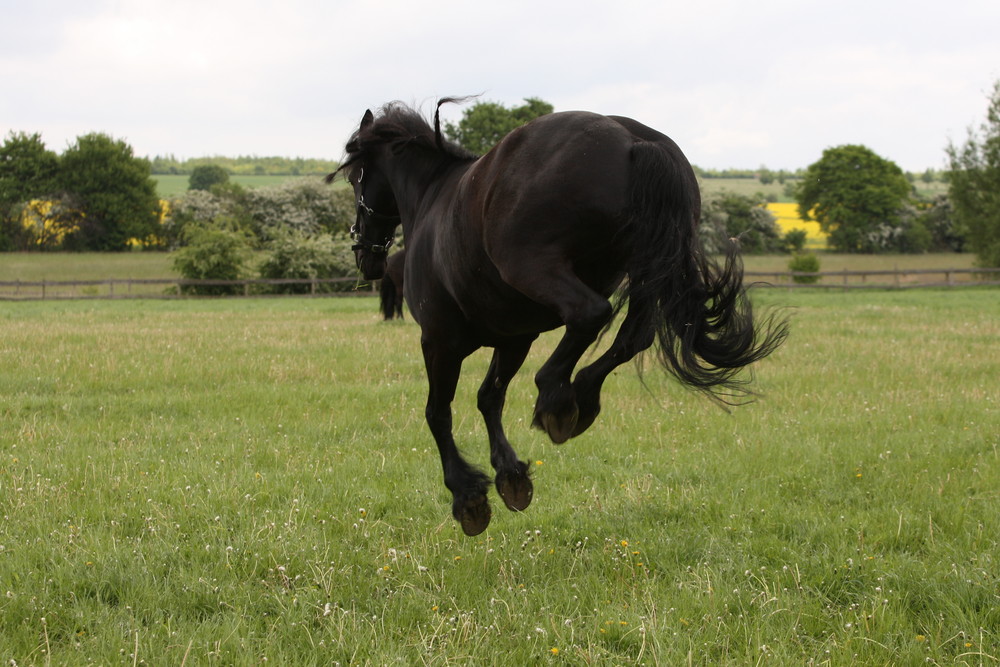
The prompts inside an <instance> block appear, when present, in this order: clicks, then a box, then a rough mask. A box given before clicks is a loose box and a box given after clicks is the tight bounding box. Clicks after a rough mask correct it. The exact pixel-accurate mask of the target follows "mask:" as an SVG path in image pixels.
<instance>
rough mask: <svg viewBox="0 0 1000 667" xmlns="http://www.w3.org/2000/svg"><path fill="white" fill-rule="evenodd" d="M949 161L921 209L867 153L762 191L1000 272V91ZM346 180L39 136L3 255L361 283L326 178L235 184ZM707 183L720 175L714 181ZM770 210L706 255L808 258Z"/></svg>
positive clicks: (500, 126) (22, 166)
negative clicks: (171, 189)
mask: <svg viewBox="0 0 1000 667" xmlns="http://www.w3.org/2000/svg"><path fill="white" fill-rule="evenodd" d="M552 111H553V107H552V105H551V104H548V103H547V102H544V101H543V100H540V99H538V98H527V99H525V100H524V104H522V105H518V106H514V107H509V108H508V107H506V106H504V105H502V104H498V103H495V102H478V103H476V104H474V105H472V106H470V107H469V108H467V109H466V110H465V111H464V112H463V117H462V119H461V120H460V121H459V122H458V123H455V124H452V123H446V124H445V127H444V132H445V134H446V136H447V137H448V138H449V140H451V141H454V142H456V143H459V144H461V145H462V146H464V147H465V148H467V149H468V150H471V151H472V152H474V153H480V154H481V153H483V152H486V151H487V150H489V149H490V148H491V147H492V146H493V145H495V143H496V142H497V141H499V140H500V139H501V138H502V137H503V136H505V135H506V134H507V133H508V132H510V131H511V130H512V129H514V128H516V127H518V126H519V125H521V124H523V123H526V122H528V121H530V120H532V119H533V118H536V117H538V116H541V115H544V114H547V113H551V112H552ZM947 154H948V158H949V167H950V168H949V170H947V171H946V172H944V173H943V174H937V173H935V172H933V171H931V170H928V171H927V172H925V173H924V174H923V175H920V176H919V178H920V179H921V180H924V181H925V182H926V181H928V180H929V179H931V180H933V179H935V178H938V177H942V176H943V177H944V178H945V179H946V181H947V183H948V194H947V195H941V196H938V197H935V198H922V197H920V196H918V194H917V191H916V189H915V188H914V187H913V181H914V180H915V179H916V178H918V176H917V175H915V174H905V173H904V172H903V171H902V170H901V169H900V168H899V167H898V166H897V165H896V164H895V163H893V162H892V161H891V160H888V159H886V158H883V157H881V156H879V155H876V154H875V153H874V152H873V151H871V150H870V149H868V148H867V147H865V146H860V145H845V146H837V147H833V148H830V149H827V150H826V151H824V153H823V155H822V156H821V157H820V158H819V159H818V160H817V161H816V162H815V163H813V164H812V165H810V166H809V167H807V168H806V169H804V170H799V171H797V172H794V173H792V172H783V171H782V172H771V171H769V170H767V169H766V168H764V167H761V168H760V169H758V170H755V171H754V172H753V173H754V175H755V177H756V178H758V179H760V180H761V181H762V182H765V181H766V179H770V180H778V181H779V182H781V181H782V180H784V179H789V182H788V184H787V186H786V189H787V191H788V192H789V193H790V194H791V195H792V196H793V197H794V199H795V200H796V201H797V202H798V205H799V212H800V215H801V216H802V217H803V219H809V218H811V219H814V220H816V221H817V222H818V223H819V225H820V228H821V229H822V230H823V231H824V232H825V233H826V234H827V236H828V242H829V245H830V247H831V249H833V250H836V251H840V252H865V253H871V252H925V251H930V250H952V251H965V250H972V251H974V252H976V253H977V254H978V259H979V262H980V263H981V264H983V265H984V266H1000V200H998V199H997V197H996V193H997V192H1000V82H997V84H996V86H995V88H994V92H993V94H992V97H991V99H990V102H989V108H988V112H987V120H986V121H985V122H984V123H983V124H982V126H981V127H980V128H979V129H978V130H970V132H969V136H968V138H967V140H966V141H965V142H964V143H962V144H960V145H957V146H956V145H949V147H948V149H947ZM154 165H155V171H157V172H158V173H188V174H190V177H191V179H190V189H189V191H188V192H187V193H186V194H185V195H184V196H182V197H179V198H176V199H174V200H172V201H171V202H170V203H169V205H168V206H167V207H164V206H163V205H162V203H161V202H160V200H159V198H158V197H157V196H156V189H155V182H154V181H153V180H152V178H151V175H152V173H153V172H154ZM335 167H336V164H335V163H333V162H327V161H322V160H303V159H286V158H255V157H244V158H233V159H227V158H200V159H198V160H186V161H184V162H180V161H178V160H176V159H175V158H173V157H172V156H167V157H157V158H154V159H153V160H152V161H151V160H147V159H145V158H139V157H136V156H135V155H134V154H133V151H132V149H131V147H130V146H128V144H126V143H125V142H123V141H121V140H116V139H113V138H111V137H109V136H107V135H104V134H97V133H95V134H88V135H85V136H82V137H79V138H78V139H77V141H76V142H75V143H74V144H73V145H71V146H70V147H69V148H67V149H66V151H65V152H64V153H63V154H62V155H56V154H55V153H53V152H52V151H49V150H48V149H46V148H45V145H44V143H43V142H42V140H41V137H40V136H39V135H37V134H33V135H28V134H25V133H13V132H12V133H11V134H10V135H9V136H8V137H7V139H6V140H5V142H4V144H3V145H2V146H0V250H25V249H60V250H102V251H103V250H125V249H127V248H129V247H135V246H140V247H146V248H161V249H181V248H190V247H192V246H197V245H198V244H208V243H209V242H210V238H209V237H212V236H213V235H215V237H214V241H213V242H215V241H219V239H220V238H221V237H219V236H218V235H219V234H222V235H228V236H227V237H226V238H227V239H228V241H232V242H233V243H230V245H232V246H233V247H234V248H235V247H237V246H238V247H239V251H238V252H234V253H230V254H231V255H232V256H233V257H234V258H240V257H246V256H249V255H248V253H251V254H252V251H255V250H263V249H270V251H272V252H275V251H276V250H277V248H278V246H279V245H280V246H282V247H283V248H284V251H283V252H285V253H286V259H284V260H282V261H283V262H284V265H285V266H286V268H285V269H281V270H284V271H292V272H295V271H298V272H299V273H303V272H305V273H306V274H309V272H313V273H314V274H315V272H316V271H320V272H331V271H342V270H348V271H350V270H352V269H351V268H350V266H349V265H350V262H349V261H347V260H348V259H349V252H348V251H345V250H344V249H343V248H341V247H340V246H338V243H339V244H340V245H342V246H344V247H347V246H349V241H348V240H347V238H346V230H347V229H348V228H349V226H350V224H351V223H352V222H353V217H354V209H353V202H352V201H351V200H350V197H351V195H350V193H349V191H347V190H339V191H338V190H336V189H333V188H324V187H323V186H321V185H320V184H319V182H318V179H317V178H311V179H308V178H307V179H302V180H301V181H292V182H290V183H289V184H287V185H286V186H276V187H273V188H258V189H254V190H247V189H244V188H241V187H239V186H238V185H235V184H233V183H230V182H229V181H228V176H229V174H238V173H248V171H247V170H250V172H249V173H287V174H296V173H298V174H300V175H312V174H316V175H319V174H325V173H329V172H330V171H333V169H335ZM699 173H700V174H701V175H702V176H703V177H711V176H712V175H713V173H711V172H706V171H704V170H699ZM723 173H726V174H727V175H728V176H729V177H733V174H731V173H729V172H715V174H717V175H721V174H723ZM763 204H764V201H763V198H762V197H758V196H745V195H739V194H735V193H726V192H723V193H719V194H714V195H711V196H708V197H706V198H705V201H704V203H703V207H702V217H701V220H700V221H699V232H700V234H701V236H702V238H703V240H704V241H705V244H706V246H707V248H708V249H709V250H713V249H719V248H721V247H722V245H723V244H724V243H726V242H727V240H728V239H729V238H739V239H740V241H741V244H742V246H743V249H744V251H746V252H778V251H795V250H797V249H801V247H802V244H803V243H804V240H805V239H804V235H801V233H799V234H796V233H791V234H785V235H782V234H781V232H780V230H779V228H778V226H777V224H776V223H775V220H774V217H773V216H772V215H771V214H770V213H769V212H768V211H767V210H766V209H765V208H764V207H763ZM321 238H322V239H327V238H328V239H329V242H327V241H326V240H324V241H323V242H322V243H320V244H318V245H317V243H316V242H315V240H316V239H321ZM234 239H235V241H234ZM228 241H227V242H228ZM236 241H238V242H236ZM309 244H311V245H309ZM307 245H308V246H309V247H308V248H306V246H307ZM299 246H301V247H302V248H303V249H302V250H301V255H302V256H303V257H304V256H311V257H314V260H310V261H311V262H312V264H313V265H317V264H322V262H321V261H320V260H319V259H318V258H319V257H320V256H321V255H322V254H323V253H325V252H328V251H329V253H332V254H337V255H338V256H339V257H340V259H338V260H337V261H332V260H330V261H327V260H324V261H326V265H325V267H322V268H316V266H312V265H311V266H312V268H308V267H307V268H303V267H297V268H296V267H290V266H289V265H290V264H292V263H294V261H293V260H294V256H295V251H294V248H295V247H299ZM216 250H218V248H216ZM244 251H247V252H244ZM185 254H186V255H187V256H189V257H190V256H192V251H185V252H182V253H181V255H180V256H181V257H184V256H185ZM217 254H218V253H217ZM236 263H237V264H239V262H236ZM280 263H281V262H279V264H280ZM189 264H191V265H192V266H193V265H195V264H198V262H190V263H189ZM344 265H348V266H347V269H344ZM241 266H242V265H241ZM192 270H193V269H192ZM215 270H216V269H215V268H212V269H204V271H206V272H209V273H210V272H212V271H215ZM239 270H240V271H243V272H245V270H246V269H245V268H240V269H239ZM271 270H273V271H279V269H277V268H273V267H272V269H271ZM204 277H218V276H209V275H205V276H204ZM238 277H245V276H242V275H241V276H238ZM265 277H334V276H332V275H331V276H325V275H295V276H265Z"/></svg>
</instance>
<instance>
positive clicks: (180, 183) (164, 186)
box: [152, 174, 322, 199]
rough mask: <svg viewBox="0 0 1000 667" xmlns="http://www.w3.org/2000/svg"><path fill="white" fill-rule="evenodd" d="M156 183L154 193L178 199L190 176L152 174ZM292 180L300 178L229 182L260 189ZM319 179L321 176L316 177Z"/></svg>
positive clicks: (240, 177)
mask: <svg viewBox="0 0 1000 667" xmlns="http://www.w3.org/2000/svg"><path fill="white" fill-rule="evenodd" d="M152 178H153V180H154V181H156V191H157V192H158V193H159V194H160V197H162V198H164V199H169V198H170V197H179V196H180V195H183V194H184V193H185V192H187V189H188V183H189V181H190V178H191V176H190V174H153V177H152ZM292 178H302V177H301V176H275V175H254V174H232V175H230V177H229V180H230V182H232V183H237V184H239V185H242V186H243V187H245V188H260V187H266V186H269V185H281V184H282V183H284V182H285V181H287V180H289V179H292ZM315 178H316V179H321V178H322V176H316V177H315Z"/></svg>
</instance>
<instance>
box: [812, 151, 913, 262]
mask: <svg viewBox="0 0 1000 667" xmlns="http://www.w3.org/2000/svg"><path fill="white" fill-rule="evenodd" d="M911 189H912V188H911V186H910V183H909V181H908V180H907V179H906V176H905V174H903V170H902V169H900V168H899V167H898V166H897V165H896V164H895V163H893V162H891V161H889V160H886V159H884V158H881V157H879V156H878V155H876V154H875V153H874V152H873V151H871V150H870V149H868V148H866V147H864V146H858V145H846V146H838V147H836V148H828V149H826V150H825V151H823V157H821V158H820V159H819V160H818V161H817V162H814V163H813V164H811V165H809V168H808V169H806V172H805V175H804V177H803V179H802V181H801V182H800V183H799V185H798V187H796V189H795V198H796V200H797V201H798V204H799V215H800V216H802V219H803V220H806V219H808V216H809V215H810V214H811V215H812V217H813V218H814V219H815V220H816V221H817V222H818V223H819V226H820V228H821V229H822V230H823V231H824V232H826V233H827V234H828V235H829V241H828V242H829V244H830V245H831V246H832V247H833V248H834V249H835V250H840V251H842V252H880V251H884V250H887V249H893V239H894V238H895V236H896V235H898V233H897V230H899V229H900V226H901V225H900V212H901V210H902V209H903V207H904V206H905V204H906V201H907V199H908V197H909V195H910V192H911Z"/></svg>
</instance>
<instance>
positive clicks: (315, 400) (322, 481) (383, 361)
mask: <svg viewBox="0 0 1000 667" xmlns="http://www.w3.org/2000/svg"><path fill="white" fill-rule="evenodd" d="M755 299H756V300H757V301H758V302H759V305H760V306H761V307H765V306H780V307H784V308H786V309H787V311H786V312H787V313H788V314H789V315H790V316H791V318H792V332H791V335H790V337H789V339H788V341H787V343H786V345H785V346H784V347H783V348H781V349H780V350H779V351H778V352H777V353H776V354H775V355H773V356H772V357H771V358H769V359H767V360H765V361H764V362H762V363H760V364H759V366H758V368H757V373H756V375H757V384H756V386H757V388H758V390H759V391H760V392H761V396H760V399H759V400H758V401H757V402H755V403H752V404H750V405H746V406H743V407H740V408H736V409H733V410H732V411H731V413H727V412H726V411H724V410H722V409H721V408H719V407H718V406H716V405H715V404H713V403H712V402H711V401H709V400H707V399H706V398H705V397H703V396H700V395H697V394H694V393H691V392H688V391H686V390H684V389H682V388H680V387H679V386H677V384H676V383H675V382H673V381H670V380H669V379H667V378H666V377H664V376H663V374H661V373H659V372H658V371H657V369H656V368H654V366H653V364H652V363H651V361H652V360H648V362H647V364H646V365H645V370H644V374H643V379H642V380H640V379H639V377H638V374H637V371H636V369H635V367H634V366H631V365H630V366H625V367H623V368H622V369H620V370H619V371H618V372H617V373H616V374H615V375H613V376H612V377H611V378H609V380H608V383H607V386H606V391H605V400H604V412H603V413H602V415H601V416H600V418H599V419H598V421H597V422H596V423H595V425H594V426H593V427H592V428H591V429H590V431H588V432H587V433H586V434H584V435H582V436H581V437H579V438H577V439H575V440H572V441H570V442H568V443H566V444H565V445H562V446H555V445H552V444H551V443H549V442H548V441H547V440H546V439H545V438H544V437H543V435H542V434H541V433H539V432H537V431H534V430H532V429H530V428H529V426H528V425H529V423H530V421H531V408H532V404H533V400H534V384H533V382H532V380H531V377H532V374H533V372H534V371H535V370H536V369H537V368H538V367H539V366H540V364H541V363H542V361H543V360H544V358H545V355H546V353H547V351H549V350H551V349H552V347H553V345H554V344H555V341H556V340H557V338H556V337H555V336H553V335H547V336H545V337H543V338H542V339H541V340H540V341H539V343H538V344H537V346H536V350H535V351H534V352H533V354H532V356H531V357H530V358H529V360H528V362H527V364H526V367H525V369H524V370H522V372H521V374H520V375H519V376H518V378H517V379H515V381H514V383H513V385H512V387H511V392H510V397H509V401H508V404H507V410H506V424H507V432H508V435H509V436H510V438H511V440H512V442H514V443H515V447H516V448H517V449H518V451H519V453H520V455H521V457H522V458H523V459H525V460H526V461H529V462H530V463H531V468H532V472H533V475H534V480H535V490H536V493H535V499H534V502H533V503H532V505H531V507H529V508H528V509H527V511H525V512H523V513H520V514H513V513H510V512H508V511H507V510H505V509H504V508H503V506H502V503H500V502H498V501H497V500H496V499H495V494H493V495H494V500H493V508H494V518H493V523H492V524H491V526H490V528H489V529H488V530H487V531H486V532H485V533H483V534H482V535H480V536H477V537H475V538H467V537H464V536H463V535H462V534H461V531H460V530H459V528H458V527H457V525H456V524H455V522H454V521H453V520H452V519H451V518H450V516H449V504H450V497H449V495H448V493H447V491H446V490H445V488H444V486H443V484H442V483H441V471H440V466H439V460H438V455H437V452H436V450H435V447H434V444H433V441H432V439H431V437H430V434H429V432H428V431H427V429H426V426H425V424H424V419H423V403H424V396H425V391H426V385H425V380H424V375H423V368H422V361H421V359H420V353H419V342H418V338H419V331H418V328H417V327H416V325H415V324H413V323H412V321H409V320H407V321H405V322H402V323H398V322H397V323H389V324H385V323H381V322H380V321H379V318H378V316H377V314H376V303H375V300H374V299H373V298H357V299H321V300H320V299H304V298H286V299H280V300H275V299H269V300H257V299H247V300H225V301H205V300H196V301H88V302H80V301H72V302H69V301H64V302H55V303H50V302H25V303H7V304H0V387H2V388H3V393H4V401H3V403H2V406H0V415H2V416H0V419H2V423H3V428H2V429H0V516H2V517H3V521H2V523H0V659H2V660H3V661H4V662H5V663H9V664H17V665H22V666H23V665H47V664H105V665H106V664H126V665H135V664H143V663H145V664H175V665H182V664H188V665H195V664H220V665H222V664H225V665H230V664H237V665H243V664H263V663H264V662H265V660H266V661H267V663H268V664H303V665H333V664H341V665H345V664H372V665H384V664H404V665H417V664H425V665H444V664H481V665H488V664H498V665H499V664H503V665H513V664H518V665H520V664H541V665H544V664H566V665H582V664H600V665H626V664H649V665H677V664H703V665H708V664H733V665H748V664H764V663H767V664H828V665H846V664H886V665H888V664H893V665H897V664H898V665H904V664H905V665H914V664H925V663H930V664H964V665H988V664H996V663H997V660H998V656H1000V637H998V634H997V633H998V629H1000V563H998V560H997V558H998V556H997V555H998V554H1000V545H998V539H1000V538H998V536H1000V492H998V489H1000V452H998V446H1000V435H998V434H1000V408H998V406H1000V383H998V382H997V378H998V377H1000V356H998V355H997V353H996V351H997V340H998V337H1000V299H997V292H996V290H980V289H967V290H953V291H943V290H942V291H934V290H917V291H908V292H883V291H879V292H860V293H859V292H850V293H841V292H836V293H830V292H820V291H810V290H807V291H796V292H779V291H766V290H764V291H756V292H755ZM487 363H488V355H487V354H486V353H485V352H481V353H479V354H477V355H475V356H473V357H472V358H470V359H469V361H468V362H467V363H466V367H465V375H464V376H463V381H462V383H461V385H460V388H459V395H458V397H457V399H456V404H455V432H456V437H457V439H458V441H459V443H460V446H461V447H462V448H463V450H464V451H465V452H466V453H467V455H468V456H469V458H470V459H471V460H473V461H475V462H477V463H478V464H480V465H484V466H488V452H487V446H486V435H485V432H484V427H483V425H482V423H481V420H480V418H479V415H478V413H477V412H476V410H475V391H476V388H477V386H478V382H479V379H480V378H481V376H482V375H483V374H484V373H485V369H486V366H487Z"/></svg>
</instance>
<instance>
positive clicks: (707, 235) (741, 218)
mask: <svg viewBox="0 0 1000 667" xmlns="http://www.w3.org/2000/svg"><path fill="white" fill-rule="evenodd" d="M763 204H764V201H763V198H762V197H748V196H745V195H740V194H736V193H733V192H721V193H718V194H715V195H713V196H711V197H706V198H705V199H704V201H703V202H702V207H701V220H699V224H698V234H699V236H700V237H701V241H702V243H703V244H704V246H705V250H706V251H707V252H710V253H714V252H722V250H723V249H725V248H726V247H727V246H728V244H729V239H732V238H735V239H739V242H740V249H741V250H742V251H743V252H746V253H751V254H752V253H766V252H777V251H780V250H781V247H782V241H781V238H780V229H779V227H778V225H777V223H776V222H775V217H774V214H773V213H771V212H770V211H768V210H767V209H766V208H764V206H763Z"/></svg>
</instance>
